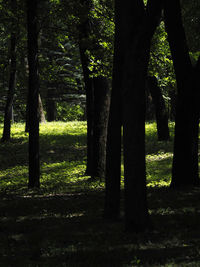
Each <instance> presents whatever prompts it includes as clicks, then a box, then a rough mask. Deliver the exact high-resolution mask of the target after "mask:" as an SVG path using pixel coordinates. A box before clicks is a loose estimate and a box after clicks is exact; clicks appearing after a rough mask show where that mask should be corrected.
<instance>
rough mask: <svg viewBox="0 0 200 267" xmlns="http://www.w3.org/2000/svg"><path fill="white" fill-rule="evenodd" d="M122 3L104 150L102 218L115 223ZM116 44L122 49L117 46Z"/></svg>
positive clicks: (117, 17) (117, 8) (117, 209)
mask: <svg viewBox="0 0 200 267" xmlns="http://www.w3.org/2000/svg"><path fill="white" fill-rule="evenodd" d="M121 5H122V2H121V1H115V42H114V62H113V79H112V90H111V100H110V101H111V102H110V111H109V119H108V132H107V147H106V177H105V178H106V179H105V207H104V218H106V219H109V220H117V219H119V217H120V180H121V126H122V118H121V116H122V115H121V86H122V69H123V53H122V51H123V47H122V43H121V41H122V40H124V39H123V36H121V35H122V34H123V31H122V30H121V23H120V20H121ZM119 44H120V45H121V46H119Z"/></svg>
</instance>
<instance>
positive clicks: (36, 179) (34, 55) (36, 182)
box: [27, 0, 40, 188]
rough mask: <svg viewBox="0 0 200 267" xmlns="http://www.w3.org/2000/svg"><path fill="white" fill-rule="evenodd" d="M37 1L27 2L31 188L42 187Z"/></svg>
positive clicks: (29, 0) (28, 0)
mask: <svg viewBox="0 0 200 267" xmlns="http://www.w3.org/2000/svg"><path fill="white" fill-rule="evenodd" d="M37 4H38V2H37V0H27V31H28V38H27V40H28V65H29V92H28V106H29V110H28V112H29V113H28V115H29V183H28V186H29V188H34V187H39V186H40V160H39V110H38V108H39V105H38V99H39V77H38V28H37V8H38V6H37Z"/></svg>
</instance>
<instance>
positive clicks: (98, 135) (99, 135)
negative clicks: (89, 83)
mask: <svg viewBox="0 0 200 267" xmlns="http://www.w3.org/2000/svg"><path fill="white" fill-rule="evenodd" d="M93 82H94V129H93V149H94V151H93V157H94V158H93V171H92V178H95V177H98V178H100V179H103V178H105V169H106V140H107V125H108V112H109V106H110V89H109V83H108V79H107V78H105V77H101V76H99V77H95V78H94V79H93Z"/></svg>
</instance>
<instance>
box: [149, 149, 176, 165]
mask: <svg viewBox="0 0 200 267" xmlns="http://www.w3.org/2000/svg"><path fill="white" fill-rule="evenodd" d="M172 156H173V153H170V152H168V153H165V152H163V151H158V153H157V154H151V155H147V156H146V160H147V161H148V162H151V161H160V160H163V159H170V158H172Z"/></svg>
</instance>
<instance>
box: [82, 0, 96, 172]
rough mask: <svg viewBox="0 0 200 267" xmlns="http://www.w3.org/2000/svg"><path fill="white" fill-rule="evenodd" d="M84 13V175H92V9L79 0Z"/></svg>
mask: <svg viewBox="0 0 200 267" xmlns="http://www.w3.org/2000/svg"><path fill="white" fill-rule="evenodd" d="M81 4H82V5H83V8H84V10H85V11H86V12H85V14H84V16H83V18H81V20H82V21H81V23H80V26H79V51H80V59H81V64H82V69H83V76H84V83H85V91H86V116H87V166H86V175H89V176H92V175H93V129H94V127H93V126H94V117H93V114H94V87H93V79H92V78H91V77H90V76H91V72H90V70H89V63H90V61H89V57H88V55H87V50H88V49H90V41H89V37H90V35H91V26H90V21H89V12H90V10H91V8H92V1H91V0H81Z"/></svg>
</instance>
